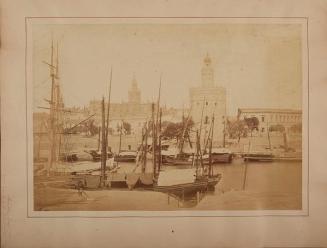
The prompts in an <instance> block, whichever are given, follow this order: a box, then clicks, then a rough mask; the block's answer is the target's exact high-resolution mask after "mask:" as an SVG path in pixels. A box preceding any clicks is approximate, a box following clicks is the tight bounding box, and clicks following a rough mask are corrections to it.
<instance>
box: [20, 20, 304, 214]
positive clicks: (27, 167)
mask: <svg viewBox="0 0 327 248" xmlns="http://www.w3.org/2000/svg"><path fill="white" fill-rule="evenodd" d="M33 19H50V20H51V19H52V20H53V19H68V20H69V19H108V20H110V19H303V20H305V22H306V49H305V50H306V58H307V61H306V64H307V73H306V75H307V78H306V79H305V78H303V80H306V81H307V87H306V88H305V87H303V86H305V83H304V82H303V81H302V99H303V95H304V94H307V96H306V99H307V103H303V102H302V121H303V120H305V117H307V118H306V120H305V121H306V132H302V149H304V146H303V144H304V141H303V140H306V142H307V146H306V147H307V161H303V162H302V170H301V171H302V173H301V175H302V179H301V181H302V186H301V187H302V209H301V210H192V209H181V210H167V211H157V210H146V211H144V210H142V211H134V210H132V211H116V210H108V211H34V210H33V209H30V207H31V205H30V204H31V202H30V201H31V199H30V190H32V191H33V188H32V189H31V188H30V185H29V183H30V181H31V180H32V179H31V178H30V170H31V169H30V168H29V167H30V160H31V154H30V153H31V151H32V150H33V147H32V148H31V147H30V141H29V140H30V139H31V138H32V139H33V137H30V135H29V134H30V130H31V129H30V128H31V126H29V120H30V118H31V116H30V114H31V110H29V109H28V101H29V95H28V91H29V89H28V66H27V65H28V22H29V21H30V20H33ZM304 25H305V24H304ZM302 51H304V48H302ZM302 58H303V54H302ZM309 58H310V51H309V17H296V16H294V17H283V16H276V17H268V16H265V17H251V16H248V17H247V16H244V17H241V16H238V17H236V16H229V17H217V16H175V17H174V16H162V17H160V16H153V17H151V16H127V17H126V16H114V17H113V16H111V17H106V16H104V17H100V16H94V17H90V16H87V17H86V16H84V17H83V16H80V17H79V16H75V17H72V16H66V17H65V16H62V17H51V16H25V97H26V99H25V104H26V107H25V111H26V179H27V181H26V183H27V185H26V196H27V201H26V203H27V213H26V217H27V218H173V217H178V218H185V217H187V218H193V217H196V218H199V217H200V218H208V217H219V218H223V217H267V216H269V217H298V216H303V217H308V216H309V215H310V208H309V206H310V204H309V203H310V199H309V198H310V195H309V193H310V192H309V187H310V183H309V182H310V153H309V151H310V119H309V116H310V98H309V97H310V91H309V86H310V64H309V63H310V61H309V60H310V59H309ZM303 63H304V62H302V68H304V67H303ZM302 75H303V72H302ZM306 91H307V92H306ZM303 106H307V109H304V108H303ZM304 110H305V111H307V112H306V115H303V111H304ZM304 134H307V136H306V139H303V137H304ZM302 152H303V150H302ZM302 154H303V153H302ZM303 163H307V176H306V182H307V183H306V202H303V183H304V181H303ZM32 200H33V199H32ZM305 204H306V206H305ZM304 208H305V210H303V209H304ZM304 211H305V212H304ZM122 212H124V213H130V214H126V215H125V214H123V215H121V213H122ZM144 212H147V213H148V212H151V213H153V215H152V214H151V215H144V214H142V213H144ZM191 212H197V213H198V212H206V213H208V212H210V213H212V214H210V213H209V214H205V213H204V214H203V215H202V214H199V215H192V214H190V213H191ZM213 212H221V213H222V214H214V213H213ZM235 212H242V213H244V215H243V214H241V215H239V214H236V215H235V214H233V213H235ZM271 212H278V213H276V214H274V213H271ZM290 212H292V213H290ZM35 213H37V214H35ZM62 213H64V214H62ZM69 213H71V214H69ZM100 213H101V214H104V213H106V214H109V213H110V214H112V215H110V216H108V215H100ZM138 213H140V214H138ZM50 214H51V215H50Z"/></svg>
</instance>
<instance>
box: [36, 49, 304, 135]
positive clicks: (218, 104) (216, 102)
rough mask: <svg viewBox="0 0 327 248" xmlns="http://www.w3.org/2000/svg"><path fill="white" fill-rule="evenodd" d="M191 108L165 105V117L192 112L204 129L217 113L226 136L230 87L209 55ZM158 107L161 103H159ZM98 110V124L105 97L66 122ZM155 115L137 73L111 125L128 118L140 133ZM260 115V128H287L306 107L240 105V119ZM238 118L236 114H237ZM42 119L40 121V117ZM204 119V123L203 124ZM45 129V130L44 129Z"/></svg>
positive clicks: (70, 112) (219, 131)
mask: <svg viewBox="0 0 327 248" xmlns="http://www.w3.org/2000/svg"><path fill="white" fill-rule="evenodd" d="M189 100H190V105H189V108H190V109H176V108H167V107H165V106H163V107H162V111H163V117H162V120H163V121H170V122H180V121H181V120H182V116H183V115H184V113H185V115H187V113H188V112H189V111H190V115H191V117H192V120H193V121H194V123H195V125H197V126H199V125H202V128H204V130H208V129H209V126H210V123H211V119H212V116H214V117H215V125H214V130H215V131H214V133H215V138H216V139H218V140H221V139H222V135H223V130H224V120H226V119H227V118H228V117H226V111H227V110H226V109H227V106H226V102H227V96H226V89H225V88H224V87H222V86H217V85H216V84H215V77H214V68H213V66H212V61H211V58H210V57H209V55H206V57H205V58H204V60H203V65H202V69H201V82H200V83H199V84H198V86H197V87H193V88H190V89H189ZM155 108H157V106H156V105H155ZM92 114H95V116H94V117H93V119H94V124H95V125H96V126H101V100H92V101H90V103H89V105H88V106H86V107H84V108H70V109H67V111H66V112H64V116H63V119H64V122H65V126H66V127H72V126H74V125H76V123H79V122H81V121H83V120H84V119H85V118H87V117H88V116H90V115H92ZM35 115H39V117H37V116H34V132H36V133H37V132H40V130H41V129H42V126H43V129H44V124H45V121H44V118H45V114H44V113H43V114H38V113H35ZM151 115H152V103H151V102H143V101H142V95H141V91H140V89H139V87H138V83H137V80H136V79H135V77H134V78H133V79H132V82H131V86H130V88H129V90H128V100H127V101H126V102H121V103H111V104H110V127H111V128H112V130H113V131H114V133H115V132H118V127H119V125H120V124H121V123H122V122H123V121H124V122H128V123H129V124H130V125H131V133H132V134H139V133H140V131H141V129H142V127H143V125H144V122H145V121H146V120H149V119H150V118H151ZM249 117H257V119H258V120H259V132H262V133H264V132H266V131H267V130H268V128H269V126H271V125H283V126H284V127H285V128H286V130H288V129H289V128H290V127H292V126H293V125H294V124H297V123H301V122H302V111H301V110H293V109H263V108H240V109H238V113H237V116H236V118H237V119H244V118H249ZM234 118H235V117H234ZM39 119H40V120H41V119H42V123H41V124H40V120H39ZM201 121H202V124H201ZM42 131H44V130H42Z"/></svg>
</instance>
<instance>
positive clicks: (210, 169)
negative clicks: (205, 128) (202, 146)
mask: <svg viewBox="0 0 327 248" xmlns="http://www.w3.org/2000/svg"><path fill="white" fill-rule="evenodd" d="M211 123H212V124H211V125H212V126H211V130H210V132H211V133H210V145H209V171H208V176H212V141H213V127H214V124H215V116H212V122H211Z"/></svg>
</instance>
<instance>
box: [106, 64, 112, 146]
mask: <svg viewBox="0 0 327 248" xmlns="http://www.w3.org/2000/svg"><path fill="white" fill-rule="evenodd" d="M111 82H112V67H111V68H110V81H109V92H108V106H107V121H106V146H107V147H108V137H109V115H110V100H111V99H110V98H111Z"/></svg>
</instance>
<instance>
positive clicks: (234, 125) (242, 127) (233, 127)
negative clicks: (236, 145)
mask: <svg viewBox="0 0 327 248" xmlns="http://www.w3.org/2000/svg"><path fill="white" fill-rule="evenodd" d="M247 131H248V127H247V125H246V123H245V121H243V120H235V121H231V120H227V123H226V132H227V133H228V136H229V138H231V139H236V138H238V139H240V138H241V137H246V136H247Z"/></svg>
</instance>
